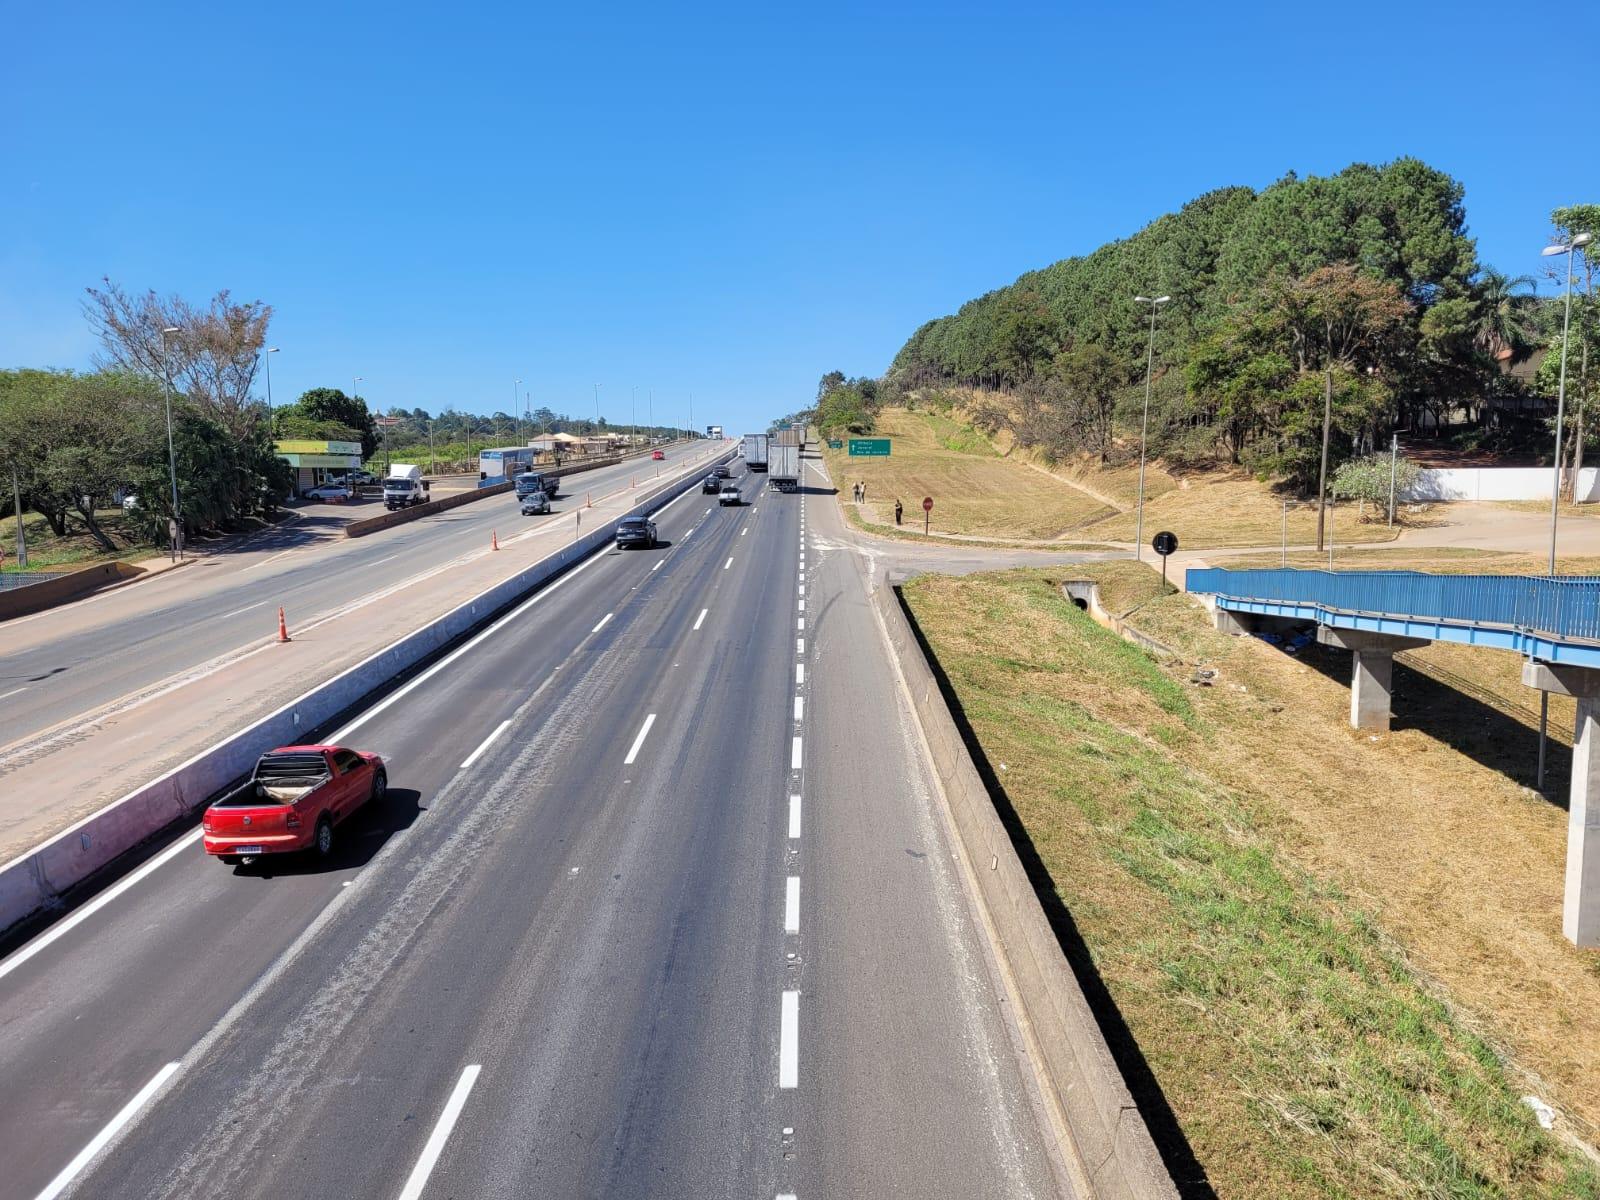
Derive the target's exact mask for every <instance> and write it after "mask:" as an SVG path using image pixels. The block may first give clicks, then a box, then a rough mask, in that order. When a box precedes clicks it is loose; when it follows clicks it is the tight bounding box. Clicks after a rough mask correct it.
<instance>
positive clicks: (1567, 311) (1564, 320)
mask: <svg viewBox="0 0 1600 1200" xmlns="http://www.w3.org/2000/svg"><path fill="white" fill-rule="evenodd" d="M1593 240H1594V235H1593V234H1591V233H1580V234H1577V235H1576V236H1575V237H1573V238H1572V240H1571V241H1569V242H1567V244H1566V245H1564V246H1563V245H1559V244H1558V245H1554V246H1546V247H1545V248H1544V249H1543V250H1541V251H1540V254H1541V255H1542V256H1543V257H1545V258H1550V257H1552V256H1554V255H1557V254H1565V255H1566V256H1567V276H1566V280H1565V283H1566V289H1567V296H1566V304H1565V307H1564V308H1563V310H1562V314H1561V374H1560V377H1559V378H1560V382H1559V383H1558V384H1557V385H1556V452H1555V457H1554V458H1552V459H1551V460H1550V574H1551V575H1554V574H1555V573H1556V523H1557V521H1558V520H1559V518H1560V513H1561V442H1562V434H1563V432H1564V431H1565V426H1566V418H1567V335H1568V333H1569V332H1570V331H1571V328H1572V255H1573V253H1574V252H1575V251H1576V250H1577V249H1578V248H1579V247H1581V246H1587V245H1588V244H1589V243H1590V242H1592V241H1593ZM1549 730H1550V693H1549V692H1546V691H1541V692H1540V693H1539V767H1538V776H1537V778H1536V779H1535V781H1534V786H1535V787H1537V788H1538V789H1539V790H1540V791H1543V790H1544V760H1545V739H1546V738H1547V737H1548V736H1549Z"/></svg>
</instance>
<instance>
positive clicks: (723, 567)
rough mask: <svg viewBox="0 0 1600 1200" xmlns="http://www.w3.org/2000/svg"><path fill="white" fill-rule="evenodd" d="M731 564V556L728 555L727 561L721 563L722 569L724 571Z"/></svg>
mask: <svg viewBox="0 0 1600 1200" xmlns="http://www.w3.org/2000/svg"><path fill="white" fill-rule="evenodd" d="M731 566H733V556H732V555H729V556H728V561H727V562H725V563H723V564H722V569H723V570H724V571H726V570H727V569H728V568H729V567H731Z"/></svg>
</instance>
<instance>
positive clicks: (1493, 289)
mask: <svg viewBox="0 0 1600 1200" xmlns="http://www.w3.org/2000/svg"><path fill="white" fill-rule="evenodd" d="M1533 289H1534V281H1533V277H1532V276H1531V275H1518V276H1516V277H1515V278H1513V277H1512V276H1510V275H1507V274H1505V273H1504V272H1503V271H1496V270H1495V269H1494V268H1493V267H1484V268H1482V269H1481V270H1480V271H1479V272H1478V280H1477V283H1476V284H1475V285H1474V291H1475V292H1476V293H1477V296H1476V299H1477V302H1478V313H1477V321H1476V325H1477V328H1476V329H1475V331H1474V332H1473V337H1472V341H1473V344H1474V345H1475V346H1478V347H1480V348H1481V349H1483V350H1486V351H1487V352H1488V353H1489V356H1490V357H1491V358H1493V359H1494V360H1495V361H1496V362H1499V361H1502V360H1509V363H1510V364H1511V365H1514V364H1516V363H1519V362H1522V361H1524V360H1525V359H1526V358H1527V357H1528V356H1529V355H1530V354H1532V353H1533V352H1534V350H1535V349H1536V342H1535V331H1534V325H1533V318H1534V311H1535V310H1536V309H1537V308H1538V306H1539V297H1538V296H1537V295H1535V294H1534V290H1533Z"/></svg>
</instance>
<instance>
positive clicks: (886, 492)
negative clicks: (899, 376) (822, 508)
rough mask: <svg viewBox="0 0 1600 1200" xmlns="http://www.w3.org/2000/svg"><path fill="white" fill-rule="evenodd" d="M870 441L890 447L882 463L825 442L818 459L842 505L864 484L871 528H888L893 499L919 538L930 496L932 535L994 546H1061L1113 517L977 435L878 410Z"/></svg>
mask: <svg viewBox="0 0 1600 1200" xmlns="http://www.w3.org/2000/svg"><path fill="white" fill-rule="evenodd" d="M872 436H873V437H887V438H889V439H891V441H892V444H893V449H892V453H891V454H890V456H889V457H888V458H852V457H850V455H849V453H848V451H847V450H832V449H830V448H828V446H827V443H826V442H824V443H823V454H824V455H825V457H826V459H827V463H828V470H829V472H830V473H831V474H832V476H833V480H834V484H835V486H837V487H838V488H839V491H840V495H841V498H842V499H844V500H845V501H846V502H848V501H849V497H850V488H851V485H852V484H854V483H855V482H856V481H858V480H865V481H866V484H867V505H866V508H867V510H868V512H867V513H866V517H867V519H868V520H869V521H870V522H872V523H873V524H876V525H888V526H892V525H893V524H894V501H895V497H897V496H898V497H899V498H900V500H901V502H902V503H903V504H904V506H905V522H906V525H907V527H910V526H912V525H915V527H916V529H917V530H919V531H920V530H921V528H922V498H923V497H924V496H932V497H933V501H934V509H933V528H934V530H935V531H936V532H939V533H954V534H965V535H971V536H976V537H988V538H999V539H1005V538H1013V539H1036V540H1050V539H1053V538H1059V537H1062V536H1064V535H1065V534H1066V533H1067V531H1068V530H1070V529H1073V528H1075V527H1076V526H1079V525H1082V524H1083V523H1084V522H1086V521H1089V520H1092V519H1094V518H1095V517H1098V516H1101V515H1104V514H1105V513H1107V512H1110V511H1111V509H1109V508H1108V507H1107V506H1106V505H1104V504H1102V503H1101V502H1100V501H1099V500H1096V499H1095V498H1094V497H1092V496H1090V495H1088V494H1087V493H1085V492H1083V491H1080V490H1079V489H1077V488H1074V487H1070V486H1069V485H1067V484H1065V483H1063V482H1061V481H1060V480H1058V479H1054V478H1052V477H1050V476H1049V475H1046V474H1044V473H1042V472H1039V471H1034V470H1031V469H1030V468H1028V467H1026V466H1024V465H1023V464H1022V463H1020V462H1012V461H1010V460H1008V459H1005V458H1002V457H1000V456H999V455H998V454H997V453H996V452H995V451H994V449H993V447H991V446H990V445H989V444H988V442H987V441H985V440H984V439H983V438H982V437H981V435H979V434H977V433H974V432H973V431H972V430H971V429H969V428H968V427H966V426H964V425H961V424H960V423H958V422H956V421H952V420H950V419H948V418H946V417H942V416H940V415H939V414H937V413H929V412H920V411H919V412H912V411H908V410H906V409H895V408H890V409H884V410H883V411H882V412H881V413H879V415H878V425H877V428H876V429H875V430H874V431H873V434H872ZM1086 536H1087V535H1086Z"/></svg>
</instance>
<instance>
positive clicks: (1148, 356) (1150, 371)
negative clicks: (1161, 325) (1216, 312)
mask: <svg viewBox="0 0 1600 1200" xmlns="http://www.w3.org/2000/svg"><path fill="white" fill-rule="evenodd" d="M1171 299H1172V297H1171V296H1156V297H1155V298H1153V299H1152V298H1151V297H1149V296H1135V297H1134V298H1133V300H1134V303H1135V304H1148V305H1149V306H1150V346H1149V349H1148V350H1147V351H1146V352H1145V360H1144V419H1143V420H1142V421H1141V422H1140V424H1139V511H1138V515H1137V516H1135V517H1134V522H1133V557H1134V558H1135V559H1137V560H1139V561H1140V562H1142V561H1144V460H1145V443H1146V440H1147V439H1148V437H1149V434H1150V382H1151V377H1152V376H1153V375H1154V374H1155V366H1156V313H1157V312H1158V311H1159V310H1160V308H1161V306H1162V305H1163V304H1165V303H1166V302H1167V301H1168V300H1171Z"/></svg>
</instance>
